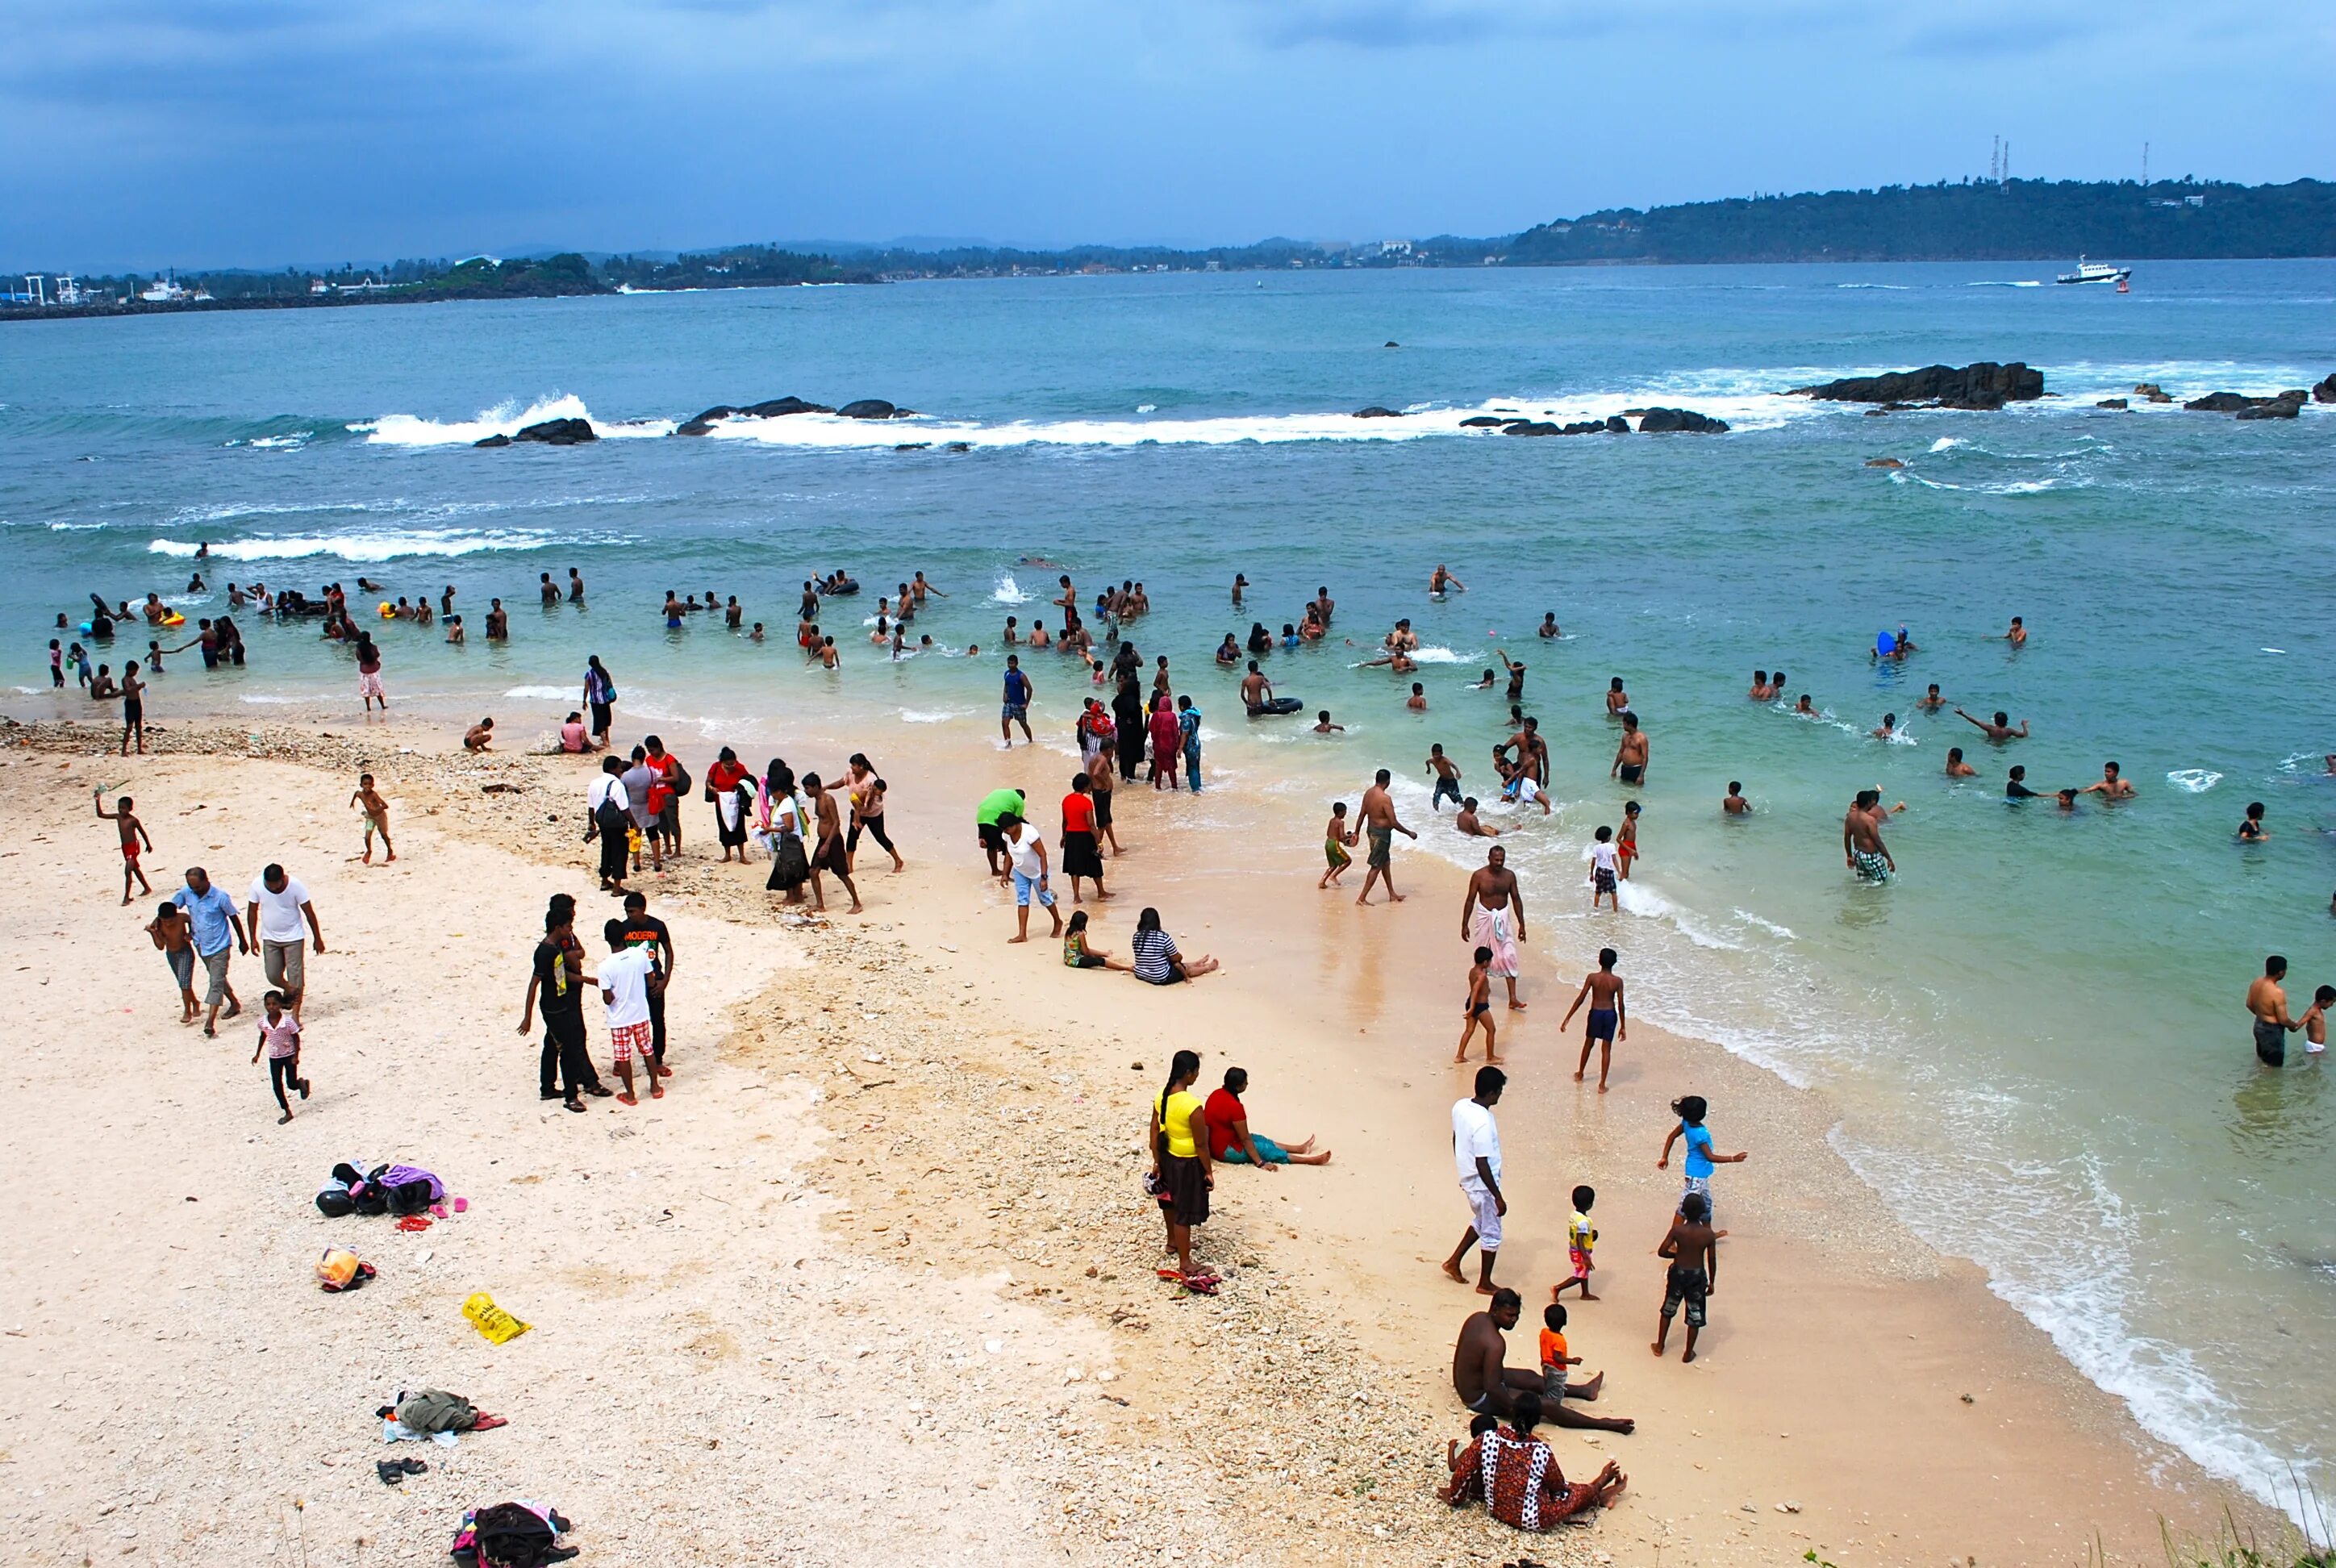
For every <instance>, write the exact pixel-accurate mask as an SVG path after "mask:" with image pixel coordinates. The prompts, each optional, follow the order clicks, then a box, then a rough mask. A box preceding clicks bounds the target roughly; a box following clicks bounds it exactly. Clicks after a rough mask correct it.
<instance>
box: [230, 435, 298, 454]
mask: <svg viewBox="0 0 2336 1568" xmlns="http://www.w3.org/2000/svg"><path fill="white" fill-rule="evenodd" d="M315 434H316V432H315V431H313V430H296V431H294V432H293V433H291V434H289V435H255V436H252V437H250V438H249V439H248V440H247V439H245V438H244V437H242V436H238V437H236V438H235V439H234V440H232V441H229V442H227V443H225V444H226V445H229V446H244V447H249V448H250V449H251V450H252V451H254V452H287V451H297V449H298V448H300V447H303V446H306V445H307V444H308V442H309V439H310V438H311V437H312V436H314V435H315Z"/></svg>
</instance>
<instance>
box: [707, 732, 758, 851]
mask: <svg viewBox="0 0 2336 1568" xmlns="http://www.w3.org/2000/svg"><path fill="white" fill-rule="evenodd" d="M753 776H754V775H753V774H749V773H748V772H747V771H746V768H745V765H744V764H743V763H741V762H740V761H739V760H738V754H737V753H736V752H735V751H733V750H731V749H730V748H729V747H728V746H726V745H725V746H724V747H723V748H722V755H721V756H720V757H718V758H716V759H715V764H714V765H713V766H712V767H710V768H707V769H706V799H707V800H710V801H712V802H713V803H714V831H715V835H716V836H717V837H719V838H720V839H721V841H722V858H723V859H724V860H725V861H727V860H729V858H730V852H731V851H732V850H736V851H737V852H738V863H739V864H740V865H742V866H743V865H745V863H746V813H747V811H748V809H749V807H750V806H751V804H752V800H751V797H742V796H741V795H740V794H739V793H738V786H739V785H740V784H745V783H747V782H748V781H749V780H751V779H752V778H753Z"/></svg>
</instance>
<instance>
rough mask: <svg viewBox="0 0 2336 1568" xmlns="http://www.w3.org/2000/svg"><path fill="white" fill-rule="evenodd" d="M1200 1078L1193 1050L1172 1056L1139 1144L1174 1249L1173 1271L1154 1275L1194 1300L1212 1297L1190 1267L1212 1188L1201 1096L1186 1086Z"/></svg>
mask: <svg viewBox="0 0 2336 1568" xmlns="http://www.w3.org/2000/svg"><path fill="white" fill-rule="evenodd" d="M1200 1076H1201V1057H1200V1054H1199V1053H1198V1052H1196V1051H1178V1052H1177V1053H1176V1055H1175V1057H1174V1059H1173V1060H1172V1061H1171V1062H1170V1063H1169V1064H1168V1086H1167V1087H1166V1088H1164V1089H1163V1090H1161V1091H1160V1094H1159V1095H1158V1096H1157V1097H1155V1098H1154V1099H1153V1102H1152V1105H1151V1107H1150V1119H1149V1122H1148V1124H1147V1130H1146V1135H1145V1141H1146V1142H1147V1143H1148V1144H1150V1146H1151V1149H1152V1179H1151V1182H1150V1183H1149V1184H1150V1186H1151V1189H1152V1193H1153V1196H1154V1197H1155V1198H1157V1199H1158V1200H1159V1202H1160V1217H1161V1218H1162V1219H1163V1221H1165V1222H1167V1226H1168V1245H1169V1246H1171V1247H1173V1248H1174V1249H1175V1252H1176V1265H1177V1266H1176V1270H1175V1271H1174V1272H1173V1273H1171V1272H1170V1271H1168V1270H1166V1269H1163V1270H1161V1271H1160V1276H1161V1278H1163V1279H1173V1280H1177V1281H1181V1282H1182V1283H1183V1286H1184V1288H1185V1289H1186V1290H1191V1291H1192V1292H1193V1293H1195V1294H1196V1295H1202V1296H1211V1295H1214V1294H1215V1293H1216V1290H1217V1277H1216V1276H1215V1275H1214V1274H1212V1273H1210V1272H1208V1271H1205V1270H1203V1271H1198V1272H1195V1271H1194V1270H1193V1268H1192V1227H1193V1226H1195V1225H1198V1224H1202V1223H1205V1222H1207V1220H1208V1218H1209V1192H1210V1189H1211V1188H1212V1187H1214V1186H1215V1185H1216V1184H1217V1179H1216V1175H1215V1174H1214V1173H1213V1172H1212V1171H1211V1170H1210V1168H1209V1124H1208V1120H1207V1117H1206V1115H1205V1113H1204V1111H1203V1108H1202V1101H1201V1096H1198V1095H1196V1094H1194V1093H1192V1085H1193V1083H1194V1082H1195V1081H1196V1080H1197V1079H1198V1078H1199V1077H1200Z"/></svg>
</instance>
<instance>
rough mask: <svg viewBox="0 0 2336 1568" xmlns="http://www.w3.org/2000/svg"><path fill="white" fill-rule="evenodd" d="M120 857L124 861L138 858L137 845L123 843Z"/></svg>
mask: <svg viewBox="0 0 2336 1568" xmlns="http://www.w3.org/2000/svg"><path fill="white" fill-rule="evenodd" d="M137 858H138V846H137V845H136V844H123V845H122V859H123V860H125V861H134V860H136V859H137Z"/></svg>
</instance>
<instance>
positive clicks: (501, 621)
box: [487, 599, 511, 642]
mask: <svg viewBox="0 0 2336 1568" xmlns="http://www.w3.org/2000/svg"><path fill="white" fill-rule="evenodd" d="M487 640H488V641H489V642H509V641H510V640H511V611H509V610H507V609H504V608H503V601H502V600H501V599H489V600H487Z"/></svg>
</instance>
